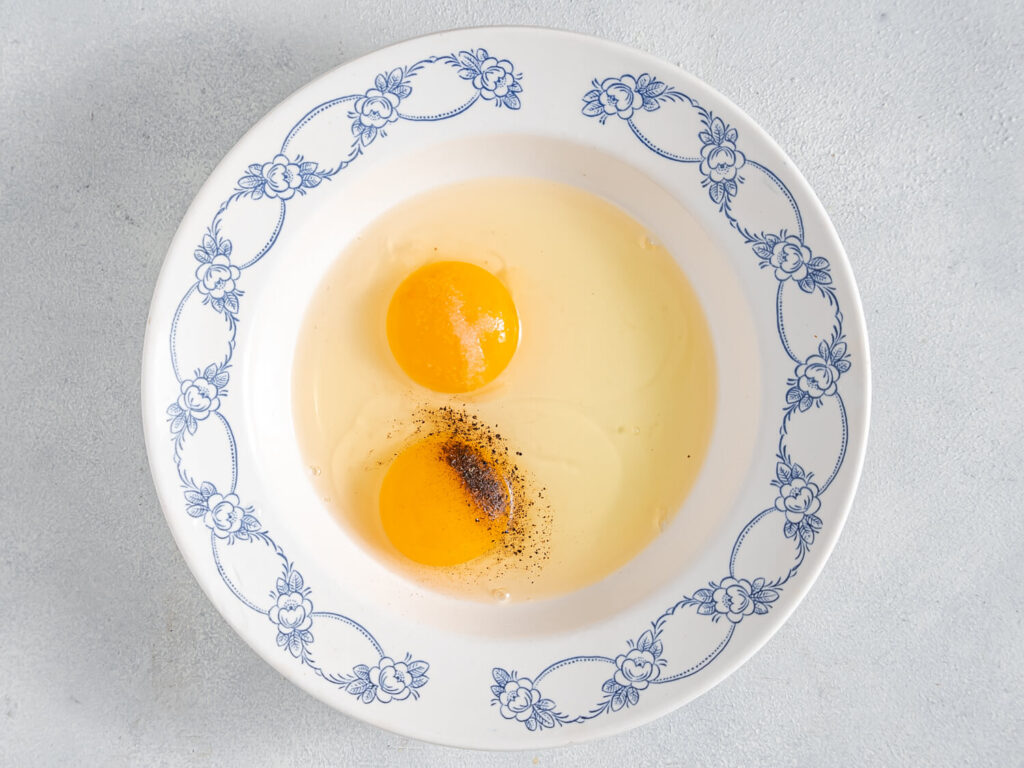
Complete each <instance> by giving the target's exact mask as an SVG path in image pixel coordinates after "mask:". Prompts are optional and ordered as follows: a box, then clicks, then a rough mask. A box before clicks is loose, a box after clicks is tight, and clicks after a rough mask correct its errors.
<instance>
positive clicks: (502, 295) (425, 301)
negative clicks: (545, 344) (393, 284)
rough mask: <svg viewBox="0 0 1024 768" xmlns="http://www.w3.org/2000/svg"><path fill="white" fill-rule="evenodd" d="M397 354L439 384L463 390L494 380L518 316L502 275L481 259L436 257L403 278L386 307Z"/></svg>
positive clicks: (415, 375) (411, 371)
mask: <svg viewBox="0 0 1024 768" xmlns="http://www.w3.org/2000/svg"><path fill="white" fill-rule="evenodd" d="M387 337H388V344H389V346H390V347H391V352H392V354H393V355H394V356H395V360H397V361H398V364H399V365H400V366H401V368H402V370H403V371H405V372H406V373H407V374H408V375H409V377H410V378H412V379H413V380H414V381H416V382H417V383H419V384H422V385H423V386H424V387H427V388H428V389H432V390H434V391H436V392H446V393H459V392H469V391H471V390H474V389H478V388H480V387H482V386H484V385H485V384H488V383H490V382H491V381H493V380H494V379H495V378H496V377H497V376H498V374H500V373H501V372H502V371H503V370H505V367H506V366H507V365H508V364H509V361H511V360H512V356H513V355H514V354H515V351H516V347H517V346H518V344H519V316H518V314H517V313H516V306H515V304H514V303H513V301H512V296H511V294H510V293H509V291H508V289H507V288H506V287H505V286H504V285H503V284H502V282H501V281H500V280H499V279H498V278H497V277H495V276H494V275H492V274H491V273H490V272H488V271H487V270H486V269H483V268H482V267H478V266H476V265H475V264H468V263H466V262H462V261H439V262H435V263H433V264H427V265H426V266H423V267H420V268H419V269H417V270H416V271H415V272H413V273H412V274H410V275H409V276H408V277H406V278H405V280H403V281H402V283H401V284H400V285H399V286H398V288H397V290H396V291H395V293H394V296H392V298H391V304H390V305H389V306H388V313H387Z"/></svg>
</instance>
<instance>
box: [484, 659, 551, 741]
mask: <svg viewBox="0 0 1024 768" xmlns="http://www.w3.org/2000/svg"><path fill="white" fill-rule="evenodd" d="M491 676H492V677H493V678H494V685H492V686H491V693H492V694H493V696H494V698H492V699H491V704H492V706H497V707H498V711H499V712H500V713H501V716H502V717H503V718H505V719H506V720H515V721H516V722H520V723H522V724H523V725H525V726H526V729H527V730H529V731H538V730H542V729H544V728H554V727H555V725H561V724H562V722H564V718H563V716H562V715H559V714H558V713H557V712H555V711H554V709H555V702H553V701H552V700H551V699H545V698H544V697H543V696H542V695H541V692H540V690H539V689H538V688H537V687H536V686H535V685H534V684H533V680H531V679H530V678H528V677H519V676H518V675H517V674H516V672H515V670H513V671H511V672H507V671H505V670H504V669H501V668H500V667H495V668H494V669H493V670H492V671H491Z"/></svg>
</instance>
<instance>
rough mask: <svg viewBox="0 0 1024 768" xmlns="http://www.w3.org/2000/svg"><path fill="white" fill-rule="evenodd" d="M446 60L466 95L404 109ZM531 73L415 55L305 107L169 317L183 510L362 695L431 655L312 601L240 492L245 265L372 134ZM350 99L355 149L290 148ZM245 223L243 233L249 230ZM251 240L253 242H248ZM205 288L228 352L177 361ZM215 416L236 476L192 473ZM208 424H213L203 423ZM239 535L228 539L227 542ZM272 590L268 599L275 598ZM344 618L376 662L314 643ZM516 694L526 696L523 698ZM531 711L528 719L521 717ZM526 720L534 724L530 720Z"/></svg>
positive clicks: (289, 628) (419, 682)
mask: <svg viewBox="0 0 1024 768" xmlns="http://www.w3.org/2000/svg"><path fill="white" fill-rule="evenodd" d="M430 66H439V68H440V69H441V70H442V71H451V70H450V67H452V66H454V67H455V68H456V69H457V76H458V80H457V81H456V82H459V81H464V82H466V83H467V91H468V98H467V99H466V100H465V101H464V102H463V103H462V104H461V105H458V106H457V107H455V108H454V109H445V110H443V111H442V112H439V113H437V114H426V115H424V114H417V115H413V114H407V113H406V112H404V111H403V108H404V105H405V102H406V100H407V99H408V97H409V96H410V95H411V94H412V91H413V86H414V82H415V78H416V76H417V75H418V74H419V73H420V72H422V71H423V70H424V69H425V68H427V67H430ZM521 78H522V75H521V74H519V73H518V72H516V71H515V68H514V67H513V66H512V63H511V62H510V61H508V60H507V59H502V58H499V57H497V56H492V55H491V54H490V53H488V52H487V50H485V49H483V48H477V49H474V50H465V51H457V52H454V53H447V54H443V55H441V56H435V57H431V58H427V59H423V60H421V61H417V62H415V63H413V64H411V65H409V66H402V67H396V68H393V69H390V70H388V71H386V72H382V73H380V74H379V75H377V76H376V78H375V79H374V82H373V85H372V86H371V87H369V88H367V89H366V90H364V91H361V92H359V93H354V94H346V95H342V96H339V97H337V98H334V99H331V100H329V101H326V102H323V103H321V104H318V105H316V106H315V107H313V109H311V110H310V111H309V112H308V113H307V114H306V115H305V116H303V117H302V118H301V119H300V120H298V122H296V123H295V125H294V126H293V127H292V129H291V130H290V131H289V132H288V134H287V135H286V136H285V137H284V140H283V142H282V144H281V147H280V149H279V150H278V151H277V152H276V153H273V154H271V155H270V156H269V157H264V158H262V159H260V160H259V161H258V162H253V163H251V164H249V165H248V166H247V167H246V168H245V170H244V171H243V172H242V173H241V174H240V175H239V176H238V177H237V181H236V182H235V184H234V189H233V190H232V191H231V192H230V194H229V195H228V196H227V198H226V199H225V200H224V202H223V203H222V204H221V205H220V207H219V208H218V209H217V211H216V212H215V213H214V215H213V218H212V221H211V222H210V224H209V226H208V227H207V228H206V231H205V233H204V234H203V236H202V238H201V240H200V242H199V243H198V245H197V246H196V247H195V250H194V257H195V262H196V266H195V268H194V272H192V273H191V278H192V283H191V286H190V288H189V289H188V290H187V291H185V293H184V295H183V297H182V299H181V301H180V303H179V305H178V308H177V311H176V312H175V315H174V319H173V321H172V325H171V336H170V353H171V365H172V368H173V370H174V373H175V375H176V377H177V380H176V382H175V389H176V395H175V396H174V400H173V402H172V403H171V404H170V405H168V406H167V409H166V415H167V419H168V426H169V431H170V435H171V439H172V440H173V443H174V458H175V461H176V462H177V465H178V476H179V478H180V480H181V484H182V488H183V493H184V501H185V511H186V513H187V514H188V515H189V517H191V518H193V519H195V520H196V521H197V522H201V524H202V527H203V528H204V529H205V530H206V531H207V533H208V535H209V537H210V546H211V553H212V556H213V561H214V564H215V565H216V567H217V570H218V572H219V574H220V576H221V578H222V580H223V583H224V586H225V588H226V589H227V590H228V591H229V592H231V593H232V594H233V595H234V596H235V598H237V599H238V601H239V602H241V603H242V604H243V605H244V606H246V607H247V608H249V609H251V610H253V611H255V612H257V613H259V614H262V615H263V616H265V618H266V620H267V621H268V622H269V624H270V625H271V626H273V627H274V630H275V632H276V643H277V646H278V647H279V648H281V649H282V651H283V652H285V653H287V654H288V655H290V656H291V657H293V658H294V659H296V660H297V662H298V663H300V664H301V665H303V666H304V667H306V668H308V669H309V670H311V671H312V672H313V673H314V674H316V675H318V676H319V677H321V678H323V679H324V680H325V681H326V682H328V683H330V684H331V685H334V686H337V687H338V688H340V689H342V690H343V691H345V692H346V693H348V694H351V695H352V696H354V697H356V698H357V699H358V700H359V701H360V702H362V703H364V704H371V703H377V704H391V703H393V702H400V701H408V700H415V699H417V698H419V696H420V691H421V690H422V689H423V687H424V686H426V685H427V683H428V682H429V676H428V671H429V669H430V666H429V664H428V663H427V662H426V661H423V660H416V659H413V657H412V656H411V655H410V654H406V655H405V656H404V657H401V659H400V660H396V657H394V656H391V655H388V654H387V653H386V652H385V651H384V649H383V647H382V646H381V644H380V643H379V642H378V641H377V639H376V637H374V635H373V634H372V633H371V632H370V631H369V630H367V629H366V628H365V627H363V626H362V625H361V624H360V623H359V622H357V621H355V620H354V619H352V618H350V617H348V616H345V615H343V614H341V613H337V612H334V611H327V610H322V609H318V608H317V607H316V606H315V602H314V595H313V589H312V588H311V587H310V586H309V585H308V584H307V583H306V580H305V579H304V578H303V576H302V574H301V573H300V571H299V570H298V569H297V568H296V567H295V565H294V563H292V561H291V560H289V559H288V557H287V556H286V555H285V552H284V550H283V549H282V548H281V547H280V545H279V544H278V543H277V542H276V540H275V539H274V537H273V536H271V534H270V533H269V532H268V531H267V530H265V529H264V528H263V526H262V525H261V523H260V521H259V519H258V517H257V515H256V511H255V508H254V507H253V506H250V505H246V504H243V502H242V501H241V496H240V494H239V491H238V487H237V486H238V451H237V447H236V445H235V436H234V431H233V429H232V427H231V422H230V421H229V419H228V418H227V417H226V416H225V414H224V413H223V405H224V402H225V399H226V398H227V396H228V391H227V385H228V382H229V379H230V373H229V368H230V366H231V361H232V357H233V354H234V349H235V338H236V334H237V333H238V323H239V313H240V309H241V304H240V301H239V299H240V297H242V296H243V295H244V293H243V291H242V290H241V289H240V287H239V286H240V284H241V282H242V280H243V277H244V275H243V273H244V272H245V270H246V269H248V268H249V267H251V266H252V265H254V264H256V263H257V262H259V260H260V259H262V258H263V257H264V256H265V255H266V254H267V253H269V252H270V251H271V250H272V249H273V247H274V244H275V243H276V242H277V239H278V237H279V235H280V233H281V231H282V227H283V226H284V223H285V219H286V214H287V210H288V208H289V206H294V205H296V204H297V203H298V201H299V200H301V199H302V198H304V197H305V196H306V195H307V194H308V193H309V192H311V191H313V190H315V189H317V188H318V187H319V186H320V185H321V184H322V183H324V182H326V181H329V180H330V179H332V178H333V177H334V176H335V175H336V174H338V173H340V172H341V171H343V170H344V169H345V168H347V167H348V166H349V165H351V164H352V163H353V162H355V161H356V160H357V159H358V158H359V157H360V156H361V155H362V154H363V153H364V152H365V151H366V150H367V149H368V148H369V147H370V146H371V145H372V144H374V142H376V141H377V140H378V139H380V138H382V137H385V136H386V135H387V130H388V129H390V128H392V127H395V126H397V125H400V124H401V123H402V122H409V121H414V122H416V121H418V122H422V121H439V120H445V119H449V118H452V117H455V116H457V115H459V114H462V113H463V112H465V111H466V110H467V109H469V108H470V107H471V106H472V105H473V104H474V103H476V102H478V101H483V102H491V103H493V104H495V105H496V106H498V107H505V108H507V109H511V110H515V109H519V108H520V106H521V102H520V95H521V93H522V90H523V88H522V85H521V82H520V81H521ZM338 105H345V106H346V108H347V112H346V113H345V114H346V115H347V118H348V119H349V120H350V126H351V134H352V137H353V138H352V144H351V145H350V147H349V149H348V152H347V155H345V156H344V157H343V158H342V159H341V161H340V162H338V163H335V164H326V165H325V164H322V163H318V162H316V161H314V160H310V159H307V158H306V157H304V156H303V155H302V154H300V153H297V152H294V151H293V150H291V149H290V147H291V145H292V143H293V142H294V141H295V140H296V138H297V137H299V136H300V135H301V133H302V130H303V128H304V127H305V126H306V125H308V124H309V122H310V121H311V120H312V119H313V118H314V117H316V116H317V115H320V114H323V113H324V112H325V111H328V110H331V109H334V108H336V107H337V106H338ZM257 201H263V202H261V205H266V201H270V202H271V203H273V204H276V205H277V206H278V207H279V214H278V220H277V223H276V226H275V227H274V229H273V231H272V232H271V233H270V237H269V240H268V241H267V242H266V243H265V244H264V245H263V246H262V248H260V249H258V250H257V251H255V252H249V253H246V254H245V255H244V256H240V254H239V246H238V242H239V239H238V237H237V233H236V239H235V242H232V238H229V237H227V236H225V235H224V234H223V232H222V230H223V229H224V228H225V223H224V222H225V214H226V213H227V212H228V211H229V210H230V209H232V208H233V207H234V206H239V205H251V204H253V203H255V202H257ZM245 239H246V238H245V235H244V234H243V236H242V237H241V240H243V241H244V240H245ZM249 247H251V246H249ZM194 296H198V297H199V298H200V301H199V302H197V303H198V304H199V305H202V306H207V307H210V308H212V310H213V311H214V312H216V313H218V314H220V315H222V316H223V317H224V318H225V319H226V320H227V324H226V327H227V333H228V334H229V335H228V339H227V344H226V351H225V354H224V356H223V358H222V359H220V360H219V361H217V362H211V363H209V364H207V365H205V367H203V368H200V369H195V370H194V371H193V373H191V374H187V373H185V372H184V370H183V367H184V366H183V365H182V364H181V363H180V362H179V358H180V355H181V350H180V348H179V345H178V340H177V326H178V323H179V321H180V318H182V317H183V315H184V314H185V313H187V312H192V310H191V309H190V307H191V306H192V304H191V303H190V302H192V297H194ZM208 424H215V426H213V427H209V428H208V429H210V430H211V431H212V432H211V434H213V435H215V436H216V435H219V436H220V437H219V438H218V439H222V440H224V441H226V446H227V453H228V455H229V457H230V476H229V478H226V479H225V480H224V481H223V482H222V481H220V480H218V481H217V482H216V483H214V482H212V481H210V480H209V479H205V480H202V481H197V480H196V479H194V478H193V477H192V475H191V472H193V471H195V470H194V467H192V463H191V462H190V461H189V459H188V456H189V452H190V445H191V442H190V441H191V439H192V438H193V436H199V434H200V432H201V431H204V430H206V429H207V427H206V426H205V425H208ZM204 434H205V432H204ZM239 544H240V545H242V546H243V547H244V546H260V547H263V548H266V549H265V550H264V551H266V552H269V555H270V556H271V557H272V558H274V559H275V560H276V561H277V562H278V564H279V566H280V568H281V571H280V575H279V576H278V577H277V579H276V581H275V584H274V589H273V590H271V591H270V593H269V594H268V595H267V596H266V598H260V597H257V596H253V595H249V594H247V593H246V592H244V591H243V589H242V587H241V586H240V585H239V584H238V583H236V576H235V575H234V574H233V573H232V572H231V571H230V569H229V568H228V567H226V566H225V563H224V562H223V560H224V558H225V557H226V556H227V554H228V553H229V552H233V551H237V550H238V547H236V546H232V545H239ZM225 547H232V548H231V549H224V548H225ZM267 601H269V602H267ZM324 622H328V623H329V625H331V626H336V627H342V628H343V629H347V630H348V631H351V632H354V633H355V636H356V637H358V638H360V639H361V640H362V641H363V642H365V643H367V644H368V645H369V647H370V649H371V650H372V652H373V653H374V654H375V655H374V659H375V661H372V662H370V663H364V664H357V665H355V666H354V667H352V668H351V671H349V672H345V673H340V672H336V671H331V670H330V669H329V668H327V667H325V663H324V660H322V659H320V658H318V656H317V654H316V653H315V650H316V633H317V632H319V630H316V627H317V626H324V624H323V623H324ZM509 701H510V702H511V703H510V705H509V706H517V707H518V706H519V702H520V699H516V700H515V702H512V700H511V699H509ZM534 705H535V710H536V715H535V716H534V717H533V719H532V720H529V722H531V723H533V726H532V727H534V728H536V727H544V726H546V724H547V723H548V722H549V719H550V718H549V717H548V716H546V715H544V714H543V713H544V712H545V709H544V707H545V706H546V704H544V703H543V702H534ZM524 722H525V720H524ZM528 727H529V725H528Z"/></svg>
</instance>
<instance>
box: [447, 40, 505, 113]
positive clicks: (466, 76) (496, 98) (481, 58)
mask: <svg viewBox="0 0 1024 768" xmlns="http://www.w3.org/2000/svg"><path fill="white" fill-rule="evenodd" d="M438 60H439V61H443V62H445V63H446V64H450V65H451V66H453V67H455V68H456V69H458V73H459V77H461V78H462V79H463V80H469V81H470V82H472V84H473V87H474V88H475V89H476V92H477V94H478V96H479V97H480V98H481V99H483V100H484V101H489V102H491V103H492V104H494V106H496V107H507V108H508V109H519V107H520V106H522V102H521V101H520V100H519V94H520V93H522V91H523V86H522V84H521V83H520V81H521V80H522V78H523V76H522V75H521V74H519V73H518V72H516V71H515V67H514V66H513V65H512V62H511V61H509V60H508V59H498V58H497V57H495V56H492V55H491V54H489V53H488V52H487V49H486V48H477V49H476V50H475V51H459V52H458V53H456V54H452V55H450V56H442V57H441V58H440V59H438Z"/></svg>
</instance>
